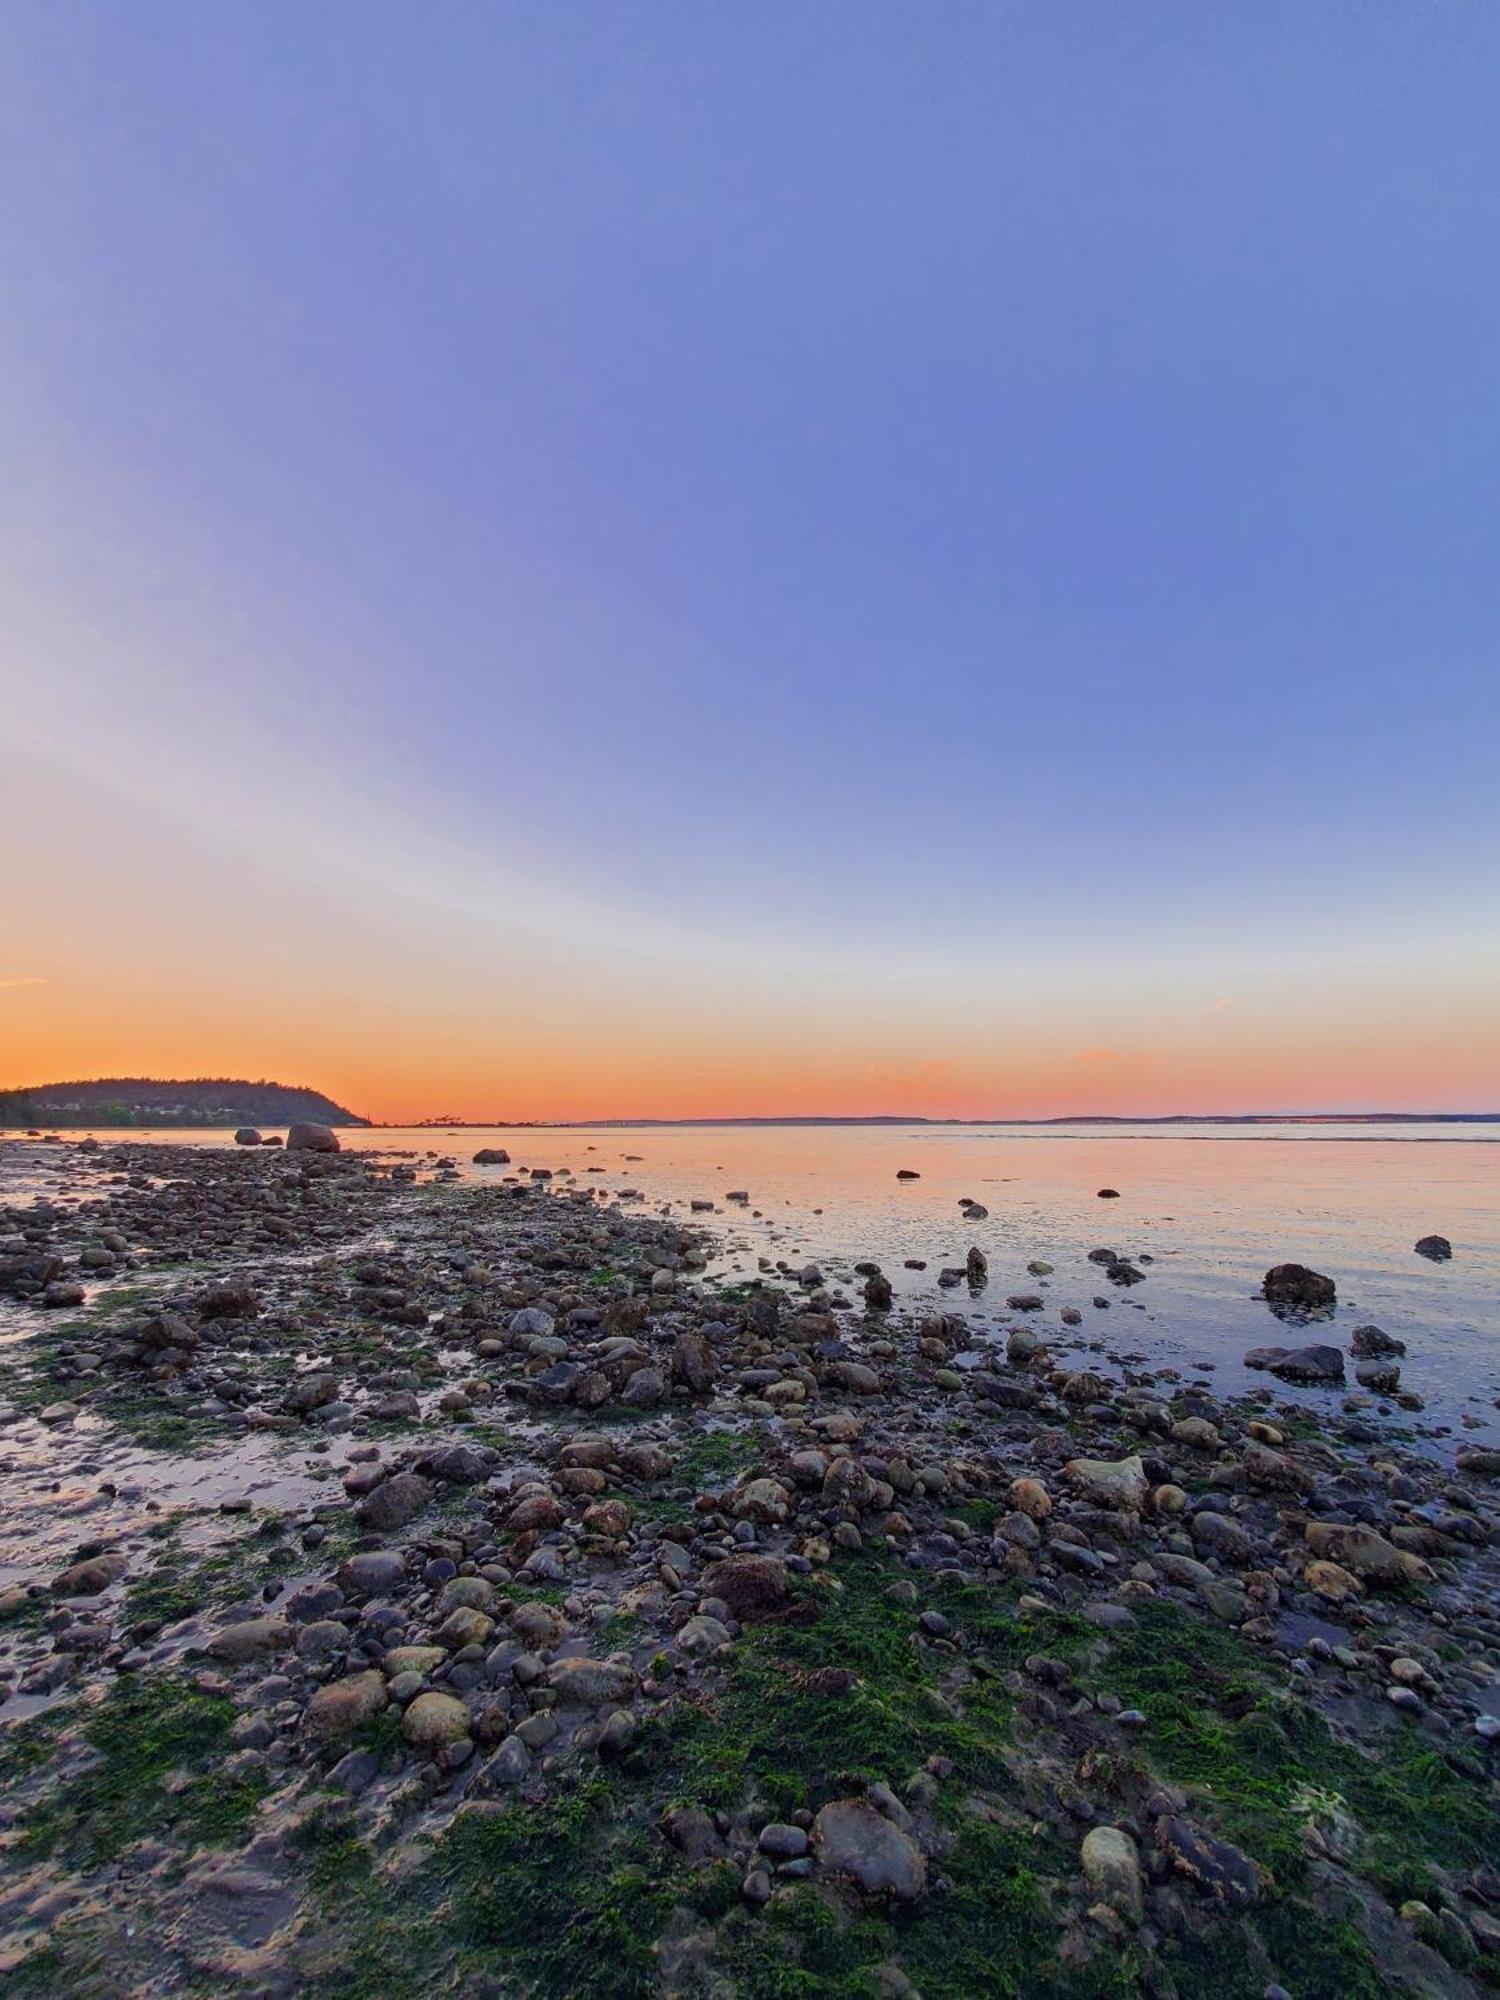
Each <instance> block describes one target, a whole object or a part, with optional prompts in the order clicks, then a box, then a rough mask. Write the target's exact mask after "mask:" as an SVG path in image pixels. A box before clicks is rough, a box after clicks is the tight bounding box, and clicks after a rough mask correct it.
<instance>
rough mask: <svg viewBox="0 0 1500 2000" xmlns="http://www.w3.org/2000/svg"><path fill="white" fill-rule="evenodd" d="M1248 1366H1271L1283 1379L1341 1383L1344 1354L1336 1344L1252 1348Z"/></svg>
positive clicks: (1247, 1360)
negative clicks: (1330, 1345)
mask: <svg viewBox="0 0 1500 2000" xmlns="http://www.w3.org/2000/svg"><path fill="white" fill-rule="evenodd" d="M1244 1361H1245V1366H1246V1367H1247V1368H1265V1369H1269V1371H1270V1372H1271V1374H1273V1375H1279V1376H1280V1377H1281V1379H1282V1381H1283V1382H1342V1381H1343V1379H1344V1357H1343V1355H1342V1354H1341V1353H1340V1352H1339V1350H1338V1348H1336V1347H1252V1348H1251V1349H1250V1351H1249V1353H1248V1354H1247V1355H1246V1356H1245V1357H1244Z"/></svg>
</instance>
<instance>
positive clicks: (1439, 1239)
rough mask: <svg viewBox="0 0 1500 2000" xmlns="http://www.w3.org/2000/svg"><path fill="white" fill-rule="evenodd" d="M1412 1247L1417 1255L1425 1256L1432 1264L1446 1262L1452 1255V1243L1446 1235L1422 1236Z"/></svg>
mask: <svg viewBox="0 0 1500 2000" xmlns="http://www.w3.org/2000/svg"><path fill="white" fill-rule="evenodd" d="M1412 1248H1413V1250H1415V1251H1416V1253H1417V1255H1418V1256H1419V1257H1426V1258H1427V1259H1428V1260H1429V1261H1430V1262H1431V1263H1434V1264H1446V1263H1447V1261H1448V1259H1449V1258H1450V1257H1451V1256H1452V1255H1453V1245H1452V1244H1451V1243H1450V1242H1449V1241H1448V1239H1447V1237H1446V1236H1423V1237H1422V1238H1420V1240H1419V1241H1417V1242H1416V1243H1414V1244H1413V1245H1412Z"/></svg>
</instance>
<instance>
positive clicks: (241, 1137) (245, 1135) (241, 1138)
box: [234, 1125, 264, 1146]
mask: <svg viewBox="0 0 1500 2000" xmlns="http://www.w3.org/2000/svg"><path fill="white" fill-rule="evenodd" d="M234 1143H235V1144H236V1145H237V1146H259V1145H262V1144H263V1143H264V1141H263V1140H262V1138H261V1136H260V1134H259V1132H257V1131H256V1129H255V1127H254V1126H253V1125H242V1126H241V1127H240V1129H239V1130H238V1131H237V1132H236V1133H235V1135H234Z"/></svg>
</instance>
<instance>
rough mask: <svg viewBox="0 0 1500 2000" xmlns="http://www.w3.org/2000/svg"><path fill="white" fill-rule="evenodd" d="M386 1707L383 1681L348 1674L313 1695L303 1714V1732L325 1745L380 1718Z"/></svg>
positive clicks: (368, 1674)
mask: <svg viewBox="0 0 1500 2000" xmlns="http://www.w3.org/2000/svg"><path fill="white" fill-rule="evenodd" d="M385 1705H386V1694H385V1681H384V1680H383V1678H382V1677H381V1676H380V1675H379V1674H378V1673H375V1672H374V1671H369V1672H365V1673H359V1674H348V1675H346V1676H345V1677H344V1679H342V1680H337V1681H329V1682H328V1683H327V1685H326V1686H324V1687H320V1688H319V1689H318V1690H317V1691H316V1693H315V1694H314V1695H313V1698H312V1700H311V1701H310V1702H309V1703H308V1704H307V1707H306V1708H305V1709H304V1711H303V1715H302V1728H303V1732H304V1734H306V1735H308V1736H314V1737H317V1738H318V1739H319V1740H320V1741H324V1742H326V1741H328V1740H330V1739H331V1738H333V1737H337V1736H347V1735H348V1734H349V1732H350V1730H352V1729H358V1728H359V1726H360V1724H361V1723H365V1722H369V1721H370V1720H371V1719H372V1718H373V1717H375V1716H377V1715H379V1714H380V1713H381V1711H382V1710H383V1709H384V1707H385Z"/></svg>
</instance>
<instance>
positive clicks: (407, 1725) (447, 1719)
mask: <svg viewBox="0 0 1500 2000" xmlns="http://www.w3.org/2000/svg"><path fill="white" fill-rule="evenodd" d="M401 1734H402V1735H403V1736H404V1737H405V1738H406V1740H407V1742H408V1743H410V1744H411V1745H412V1747H413V1748H414V1749H417V1750H426V1751H429V1752H437V1751H439V1750H443V1749H446V1748H447V1747H448V1746H449V1745H450V1744H455V1743H463V1742H466V1741H467V1740H468V1736H469V1711H468V1709H467V1708H466V1707H465V1706H464V1704H463V1703H462V1702H461V1701H460V1700H459V1699H458V1698H457V1696H456V1695H451V1694H437V1693H428V1694H419V1695H418V1696H417V1698H416V1699H415V1701H413V1702H412V1703H411V1704H410V1705H409V1707H408V1708H407V1710H406V1713H405V1714H404V1715H403V1716H402V1718H401Z"/></svg>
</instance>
